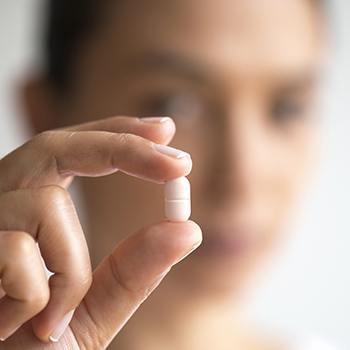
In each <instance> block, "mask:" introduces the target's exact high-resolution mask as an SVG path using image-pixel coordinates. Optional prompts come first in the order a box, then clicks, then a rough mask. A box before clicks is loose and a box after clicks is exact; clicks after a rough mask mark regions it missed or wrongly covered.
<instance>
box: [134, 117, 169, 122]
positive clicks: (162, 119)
mask: <svg viewBox="0 0 350 350" xmlns="http://www.w3.org/2000/svg"><path fill="white" fill-rule="evenodd" d="M140 120H141V121H142V122H144V123H166V122H168V121H170V120H171V118H169V117H144V118H140Z"/></svg>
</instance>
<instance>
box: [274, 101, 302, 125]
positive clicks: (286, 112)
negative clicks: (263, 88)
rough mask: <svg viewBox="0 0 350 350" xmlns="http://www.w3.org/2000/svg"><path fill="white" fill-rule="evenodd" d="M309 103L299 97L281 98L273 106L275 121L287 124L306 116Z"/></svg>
mask: <svg viewBox="0 0 350 350" xmlns="http://www.w3.org/2000/svg"><path fill="white" fill-rule="evenodd" d="M307 107H308V106H307V103H306V102H304V101H300V100H297V99H281V100H279V101H277V102H276V104H275V105H274V106H273V108H272V112H271V117H272V119H273V121H274V122H276V123H279V124H281V123H282V124H285V123H290V122H296V121H300V120H303V119H305V118H306V115H307V113H306V112H307Z"/></svg>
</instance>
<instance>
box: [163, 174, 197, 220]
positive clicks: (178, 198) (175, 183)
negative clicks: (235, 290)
mask: <svg viewBox="0 0 350 350" xmlns="http://www.w3.org/2000/svg"><path fill="white" fill-rule="evenodd" d="M164 201H165V217H166V218H167V219H168V220H170V221H187V220H188V219H189V217H190V216H191V185H190V182H189V181H188V179H187V177H179V178H177V179H175V180H171V181H168V182H166V183H165V186H164Z"/></svg>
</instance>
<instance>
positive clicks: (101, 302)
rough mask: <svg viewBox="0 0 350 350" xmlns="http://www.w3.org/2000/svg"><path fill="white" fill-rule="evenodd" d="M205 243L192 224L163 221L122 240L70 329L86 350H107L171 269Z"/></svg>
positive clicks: (102, 267)
mask: <svg viewBox="0 0 350 350" xmlns="http://www.w3.org/2000/svg"><path fill="white" fill-rule="evenodd" d="M201 241H202V234H201V230H200V228H199V226H198V225H197V224H195V223H194V222H192V221H187V222H183V223H173V222H162V223H159V224H156V225H152V226H149V227H147V228H143V229H141V230H140V231H139V232H137V233H136V234H134V235H133V236H131V237H129V238H127V239H126V240H124V241H122V243H121V244H119V245H118V246H117V248H116V249H115V250H114V252H113V253H112V254H111V255H110V256H108V257H106V258H105V259H104V260H103V261H102V262H101V263H100V265H99V266H98V267H97V269H96V270H95V272H94V275H93V283H92V286H91V288H90V290H89V292H88V293H87V295H86V296H85V298H84V300H83V302H82V303H81V304H80V306H79V307H78V308H77V310H76V311H75V314H74V318H73V320H72V322H71V324H70V327H71V329H72V331H73V333H74V334H75V337H76V339H77V341H78V343H79V344H80V345H82V346H81V347H82V348H84V349H105V348H106V347H107V346H108V344H109V343H110V342H111V341H112V339H113V338H114V337H115V335H116V334H117V333H118V332H119V331H120V329H121V328H122V327H123V326H124V324H125V323H126V322H127V321H128V319H129V318H130V317H131V316H132V314H133V313H134V312H135V311H136V309H137V308H138V307H139V306H140V305H141V303H142V302H143V301H144V300H145V299H146V298H147V297H148V296H149V294H150V293H151V292H152V291H153V290H154V289H155V288H156V287H157V286H158V284H159V283H160V281H161V280H162V279H163V277H164V276H165V275H166V274H167V273H168V272H169V270H170V269H171V267H172V266H173V265H174V264H176V263H177V262H179V261H180V260H182V259H183V258H184V257H185V256H187V255H188V254H189V253H190V252H191V251H192V250H194V249H195V248H196V247H198V246H199V245H200V243H201ZM87 335H88V336H87Z"/></svg>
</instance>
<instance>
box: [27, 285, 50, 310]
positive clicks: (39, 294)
mask: <svg viewBox="0 0 350 350" xmlns="http://www.w3.org/2000/svg"><path fill="white" fill-rule="evenodd" d="M49 300H50V291H49V288H48V287H47V286H45V287H44V286H40V288H35V290H34V289H33V291H28V293H27V295H26V298H25V302H26V303H27V305H29V306H30V308H31V309H34V310H36V311H41V310H42V309H44V308H45V306H46V305H47V304H48V302H49Z"/></svg>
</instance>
